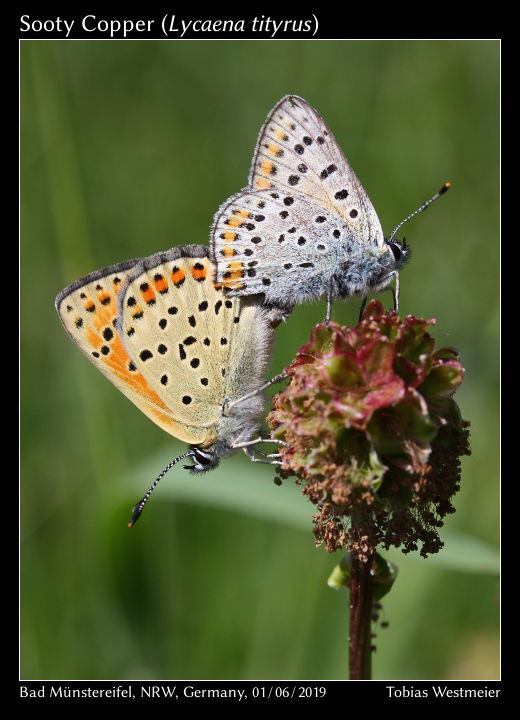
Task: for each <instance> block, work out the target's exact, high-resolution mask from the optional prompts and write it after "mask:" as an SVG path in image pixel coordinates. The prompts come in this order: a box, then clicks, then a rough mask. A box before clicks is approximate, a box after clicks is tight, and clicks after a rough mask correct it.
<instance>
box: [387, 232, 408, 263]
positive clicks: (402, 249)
mask: <svg viewBox="0 0 520 720" xmlns="http://www.w3.org/2000/svg"><path fill="white" fill-rule="evenodd" d="M385 242H386V245H387V247H388V248H389V250H390V251H391V252H392V255H393V256H394V269H395V270H399V268H400V267H401V266H402V265H404V263H405V262H406V261H407V260H409V259H410V255H411V250H410V247H409V246H408V245H407V244H406V238H405V237H403V241H402V242H400V241H399V240H396V239H392V240H386V241H385Z"/></svg>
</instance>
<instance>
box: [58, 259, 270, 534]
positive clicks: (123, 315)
mask: <svg viewBox="0 0 520 720" xmlns="http://www.w3.org/2000/svg"><path fill="white" fill-rule="evenodd" d="M213 273H214V268H213V266H212V263H211V260H210V259H209V257H208V248H207V247H205V246H201V245H187V246H184V247H175V248H172V249H171V250H168V251H166V252H162V253H157V254H155V255H152V256H150V257H145V258H141V259H138V260H129V261H127V262H123V263H119V264H118V265H113V266H111V267H107V268H104V269H103V270H99V271H97V272H94V273H91V274H90V275H87V276H86V277H84V278H82V279H80V280H77V281H76V282H74V283H72V284H71V285H69V286H68V287H67V288H65V290H63V291H62V292H60V293H59V295H58V297H57V298H56V309H57V311H58V315H59V317H60V319H61V322H62V323H63V326H64V327H65V330H66V331H67V333H68V334H69V335H70V337H71V338H72V340H73V341H74V342H75V343H76V345H77V346H78V347H79V349H80V350H81V351H82V352H83V354H84V355H85V356H86V357H87V358H88V359H89V360H90V361H91V362H92V363H93V364H94V365H96V367H97V368H98V369H99V370H100V371H101V372H102V373H103V374H104V375H105V376H106V377H107V378H108V379H109V380H110V381H111V382H112V383H114V385H115V386H116V387H117V388H118V389H119V390H120V391H121V392H122V393H123V394H124V395H126V397H127V398H129V400H131V401H132V402H133V403H134V404H135V405H137V407H138V408H139V409H140V410H141V411H142V412H143V413H144V414H145V415H146V416H147V417H148V418H150V420H153V422H155V423H156V424H157V425H159V427H161V428H162V429H163V430H165V431H166V432H167V433H169V434H170V435H173V436H174V437H176V438H178V439H180V440H183V441H184V442H187V443H189V446H190V447H189V449H188V450H187V451H186V452H185V453H183V454H182V455H181V456H179V457H178V458H176V459H175V460H173V461H172V462H171V463H170V464H169V465H168V466H167V467H166V468H165V469H164V470H163V472H162V473H161V474H160V475H159V477H158V478H157V480H156V481H155V482H154V484H153V485H152V487H151V488H150V490H149V491H148V493H147V494H146V495H145V496H144V498H143V499H142V500H141V501H140V503H138V504H137V505H136V506H135V507H134V511H133V515H132V519H131V521H130V525H132V524H133V523H134V522H135V521H136V520H137V518H138V517H139V515H140V513H141V511H142V509H143V507H144V504H145V503H146V501H147V499H148V497H149V496H150V494H151V492H152V490H153V489H154V488H155V486H156V485H157V483H158V482H159V480H160V479H161V478H162V477H163V476H164V474H165V473H166V472H167V471H168V470H169V469H170V468H171V467H172V466H173V465H174V464H175V463H176V462H178V461H179V460H181V459H183V458H186V457H188V458H190V459H191V462H192V464H191V465H189V466H187V468H188V469H190V470H192V471H194V472H205V471H206V470H209V469H211V468H214V467H216V466H217V465H218V462H219V460H220V458H222V457H226V456H227V455H230V454H231V453H233V452H234V451H235V450H236V449H238V448H242V449H243V450H244V452H246V454H247V455H248V457H249V458H250V459H251V460H254V461H255V462H269V463H271V464H277V463H278V461H277V460H276V459H273V458H275V457H276V453H274V454H272V455H267V456H265V455H264V457H265V458H267V459H265V460H261V459H259V458H256V457H255V455H254V453H253V452H252V450H251V448H253V447H254V446H255V445H257V444H258V443H261V442H264V441H267V440H264V439H263V438H260V437H257V435H258V430H259V427H260V425H261V421H262V415H263V411H264V400H263V398H262V396H261V390H262V389H263V388H264V387H265V386H267V385H268V384H269V383H263V380H264V375H265V370H266V367H267V363H268V360H269V353H270V349H271V345H272V335H273V331H272V328H271V324H270V322H269V318H268V313H267V311H266V310H265V309H264V308H263V306H262V305H261V304H258V303H257V302H254V301H252V300H251V299H249V298H244V299H240V298H233V299H231V298H227V297H224V294H223V292H222V290H221V289H219V288H218V287H215V284H214V283H213V281H212V275H213ZM269 442H270V440H269ZM275 442H276V441H275ZM261 454H262V455H263V453H261ZM185 467H186V466H185Z"/></svg>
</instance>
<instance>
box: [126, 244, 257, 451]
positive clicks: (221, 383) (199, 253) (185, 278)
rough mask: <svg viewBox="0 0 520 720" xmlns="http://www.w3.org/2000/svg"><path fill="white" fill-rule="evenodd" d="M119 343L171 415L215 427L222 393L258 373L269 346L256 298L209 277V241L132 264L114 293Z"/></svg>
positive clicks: (253, 383)
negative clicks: (231, 291)
mask: <svg viewBox="0 0 520 720" xmlns="http://www.w3.org/2000/svg"><path fill="white" fill-rule="evenodd" d="M119 318H120V324H121V327H122V330H123V338H124V343H125V347H126V348H127V350H128V353H129V355H131V357H132V358H133V359H134V362H135V364H136V366H137V369H138V370H139V371H140V372H141V373H142V375H143V377H144V378H145V379H146V381H147V382H148V384H149V385H150V387H151V388H152V389H153V390H154V391H155V392H156V393H157V394H158V395H159V396H160V397H161V399H162V400H163V401H164V402H165V404H166V405H167V407H168V408H169V409H170V410H171V412H172V413H173V415H174V416H175V418H176V419H177V420H179V421H181V422H182V423H184V424H185V425H187V426H190V427H193V428H197V427H204V428H207V429H208V432H209V433H211V434H212V440H214V439H215V437H216V435H218V434H219V432H220V420H221V416H222V405H223V402H224V399H228V400H233V399H236V398H237V397H240V396H242V395H244V394H246V393H247V392H249V391H251V390H254V389H256V388H257V387H259V386H260V385H261V384H262V382H263V380H264V371H265V366H266V364H267V358H268V353H269V349H270V345H271V333H270V329H269V328H268V323H267V320H266V317H265V311H264V310H263V309H262V307H261V305H259V304H258V303H250V302H248V301H241V300H239V299H238V298H229V297H226V296H225V295H224V293H223V291H222V289H221V288H218V287H215V284H214V283H213V265H212V263H211V261H210V259H209V258H208V248H207V247H204V246H194V245H192V246H187V247H184V248H173V249H172V250H170V251H168V252H166V253H159V254H157V255H155V256H152V257H150V258H145V259H144V260H142V261H141V262H140V263H139V264H138V265H136V266H135V268H134V270H133V272H132V274H131V275H130V277H129V278H128V282H127V285H126V286H125V289H124V292H123V293H122V294H121V297H120V300H119Z"/></svg>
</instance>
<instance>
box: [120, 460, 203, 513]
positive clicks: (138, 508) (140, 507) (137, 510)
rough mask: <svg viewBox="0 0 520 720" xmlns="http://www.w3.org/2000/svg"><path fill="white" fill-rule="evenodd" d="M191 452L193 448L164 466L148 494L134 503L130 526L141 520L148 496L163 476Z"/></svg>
mask: <svg viewBox="0 0 520 720" xmlns="http://www.w3.org/2000/svg"><path fill="white" fill-rule="evenodd" d="M191 454H192V451H191V450H187V451H186V452H185V453H183V454H182V455H179V457H176V458H175V460H172V461H171V462H170V463H168V465H166V467H165V468H164V470H163V471H162V472H161V473H159V475H158V476H157V477H156V478H155V480H154V481H153V484H152V485H151V486H150V489H149V490H148V492H147V493H146V495H145V496H144V497H143V499H142V500H140V501H139V502H138V503H137V505H134V507H133V508H132V517H131V518H130V522H129V523H128V527H133V526H134V525H135V523H136V522H137V521H138V520H139V516H140V515H141V513H142V512H143V508H144V506H145V505H146V503H147V502H148V498H149V497H150V495H151V494H152V493H153V491H154V490H155V488H156V487H157V485H158V484H159V481H160V480H162V478H163V477H164V476H165V475H166V473H167V472H168V470H171V469H172V467H173V466H174V465H175V464H176V463H178V462H179V460H184V458H185V457H188V455H191Z"/></svg>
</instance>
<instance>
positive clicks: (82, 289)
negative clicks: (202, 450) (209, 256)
mask: <svg viewBox="0 0 520 720" xmlns="http://www.w3.org/2000/svg"><path fill="white" fill-rule="evenodd" d="M135 262H136V261H129V262H126V263H121V264H119V265H114V266H111V267H109V268H105V269H104V270H100V271H98V272H96V273H92V274H90V275H87V276H86V277H85V278H82V279H81V280H78V281H76V282H75V283H73V284H72V285H70V286H69V287H68V288H66V289H65V290H63V291H62V292H61V293H60V294H59V295H58V297H57V299H56V309H57V311H58V315H59V317H60V319H61V321H62V323H63V326H64V327H65V330H66V331H67V332H68V334H69V335H70V337H71V338H72V340H73V341H74V342H75V343H76V345H77V346H78V347H79V349H80V350H81V352H82V353H83V354H84V355H85V356H86V357H87V358H88V359H89V360H90V361H91V362H92V363H93V364H94V365H95V366H96V367H97V368H98V370H100V371H101V372H102V373H103V375H105V376H106V377H107V378H108V379H109V380H110V381H111V382H112V383H113V384H114V385H115V386H116V387H117V388H118V389H119V390H120V391H121V392H122V393H123V394H124V395H126V397H127V398H129V399H130V400H131V401H132V402H133V403H134V404H135V405H137V407H138V408H139V409H140V410H141V411H142V412H143V413H144V414H145V415H146V416H147V417H149V418H150V419H151V420H153V421H154V422H155V423H157V425H159V426H160V427H162V428H163V429H164V430H166V432H169V433H170V434H172V435H174V436H176V437H179V438H181V439H184V437H183V430H182V428H181V427H180V426H179V424H178V423H177V422H176V420H175V418H174V417H173V415H172V413H171V411H170V409H169V408H168V407H167V405H166V404H165V403H164V402H163V400H162V399H161V397H160V396H159V395H158V394H157V393H156V392H155V391H154V390H153V389H152V388H151V387H150V385H149V384H148V382H147V381H146V379H145V378H144V376H143V375H142V374H141V373H140V372H139V370H138V369H137V366H136V365H135V363H134V362H133V361H132V358H131V356H130V355H129V354H128V352H127V350H126V348H125V346H124V343H123V340H122V336H121V333H120V329H119V327H118V322H117V307H118V296H119V295H120V293H121V292H123V288H124V287H125V285H126V282H127V277H128V273H129V272H131V271H132V269H133V267H134V265H135Z"/></svg>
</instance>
